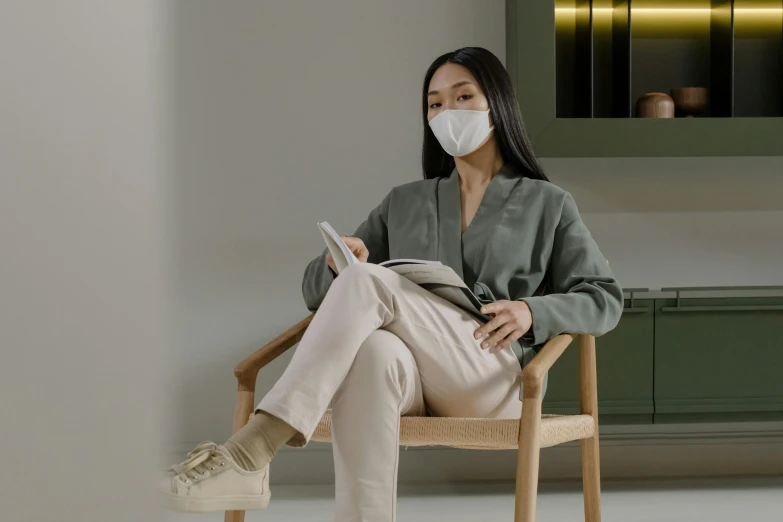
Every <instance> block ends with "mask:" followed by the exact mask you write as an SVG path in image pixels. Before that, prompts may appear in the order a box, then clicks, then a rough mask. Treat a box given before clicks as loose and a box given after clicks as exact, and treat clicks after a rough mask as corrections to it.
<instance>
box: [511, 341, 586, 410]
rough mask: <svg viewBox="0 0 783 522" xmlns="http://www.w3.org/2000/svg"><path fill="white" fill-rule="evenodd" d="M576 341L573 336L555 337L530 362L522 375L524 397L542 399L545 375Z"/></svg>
mask: <svg viewBox="0 0 783 522" xmlns="http://www.w3.org/2000/svg"><path fill="white" fill-rule="evenodd" d="M573 340H574V336H573V335H569V334H561V335H558V336H556V337H553V338H552V339H550V340H549V341H547V343H546V344H545V345H544V347H543V348H542V349H541V351H539V352H538V353H537V354H536V356H535V357H533V360H532V361H530V362H529V363H528V364H527V366H525V369H524V370H522V373H521V374H520V379H521V380H522V385H523V386H524V391H523V397H525V398H536V397H539V398H540V397H541V392H542V388H543V384H544V375H546V372H548V371H549V369H550V368H552V365H553V364H555V361H557V360H558V359H559V358H560V356H561V355H563V352H565V349H566V348H568V345H569V344H571V341H573Z"/></svg>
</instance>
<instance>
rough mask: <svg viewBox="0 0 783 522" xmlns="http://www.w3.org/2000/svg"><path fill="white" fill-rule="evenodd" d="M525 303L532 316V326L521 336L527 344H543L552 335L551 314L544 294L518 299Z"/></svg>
mask: <svg viewBox="0 0 783 522" xmlns="http://www.w3.org/2000/svg"><path fill="white" fill-rule="evenodd" d="M520 301H524V302H525V303H527V306H528V307H529V308H530V314H531V315H532V317H533V326H531V327H530V330H528V332H527V333H526V334H525V335H523V336H522V339H523V340H524V341H525V343H526V344H528V345H529V346H538V345H540V344H544V343H545V342H547V341H548V340H549V339H550V338H551V337H552V326H551V325H552V316H551V314H550V312H549V307H548V306H547V303H546V296H536V297H526V298H524V299H520Z"/></svg>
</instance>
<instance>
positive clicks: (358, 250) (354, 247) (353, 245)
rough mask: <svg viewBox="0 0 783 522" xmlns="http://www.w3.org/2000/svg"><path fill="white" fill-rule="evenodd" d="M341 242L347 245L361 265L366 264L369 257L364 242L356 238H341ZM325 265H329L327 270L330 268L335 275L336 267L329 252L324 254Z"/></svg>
mask: <svg viewBox="0 0 783 522" xmlns="http://www.w3.org/2000/svg"><path fill="white" fill-rule="evenodd" d="M342 240H343V241H345V244H346V245H348V248H350V249H351V252H353V255H355V256H356V258H357V259H358V260H359V261H361V262H362V263H366V262H367V259H368V258H369V257H370V251H369V250H367V247H366V246H364V241H362V240H361V239H359V238H358V237H347V236H343V237H342ZM326 264H327V265H329V268H331V269H332V270H333V271H334V273H335V274H336V273H337V267H336V266H334V258H332V253H331V252H328V253H327V254H326Z"/></svg>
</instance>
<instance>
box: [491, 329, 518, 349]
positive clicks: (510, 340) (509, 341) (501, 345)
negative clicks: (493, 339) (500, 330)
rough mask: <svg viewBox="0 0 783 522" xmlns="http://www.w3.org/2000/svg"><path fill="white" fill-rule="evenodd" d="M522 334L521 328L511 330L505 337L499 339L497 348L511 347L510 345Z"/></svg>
mask: <svg viewBox="0 0 783 522" xmlns="http://www.w3.org/2000/svg"><path fill="white" fill-rule="evenodd" d="M523 335H524V334H523V333H522V330H520V329H517V330H514V331H513V332H511V333H510V334H509V335H508V336H507V337H506V338H505V339H503V340H502V341H500V342H499V343H498V344H497V347H498V350H503V349H506V348H511V345H512V344H513V343H514V342H515V341H516V340H517V339H519V338H520V337H522V336H523Z"/></svg>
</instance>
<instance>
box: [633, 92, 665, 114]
mask: <svg viewBox="0 0 783 522" xmlns="http://www.w3.org/2000/svg"><path fill="white" fill-rule="evenodd" d="M636 117H637V118H674V101H673V100H672V99H671V98H670V97H669V96H668V95H667V94H664V93H662V92H648V93H647V94H645V95H644V96H642V97H641V98H639V99H638V100H637V101H636Z"/></svg>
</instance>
